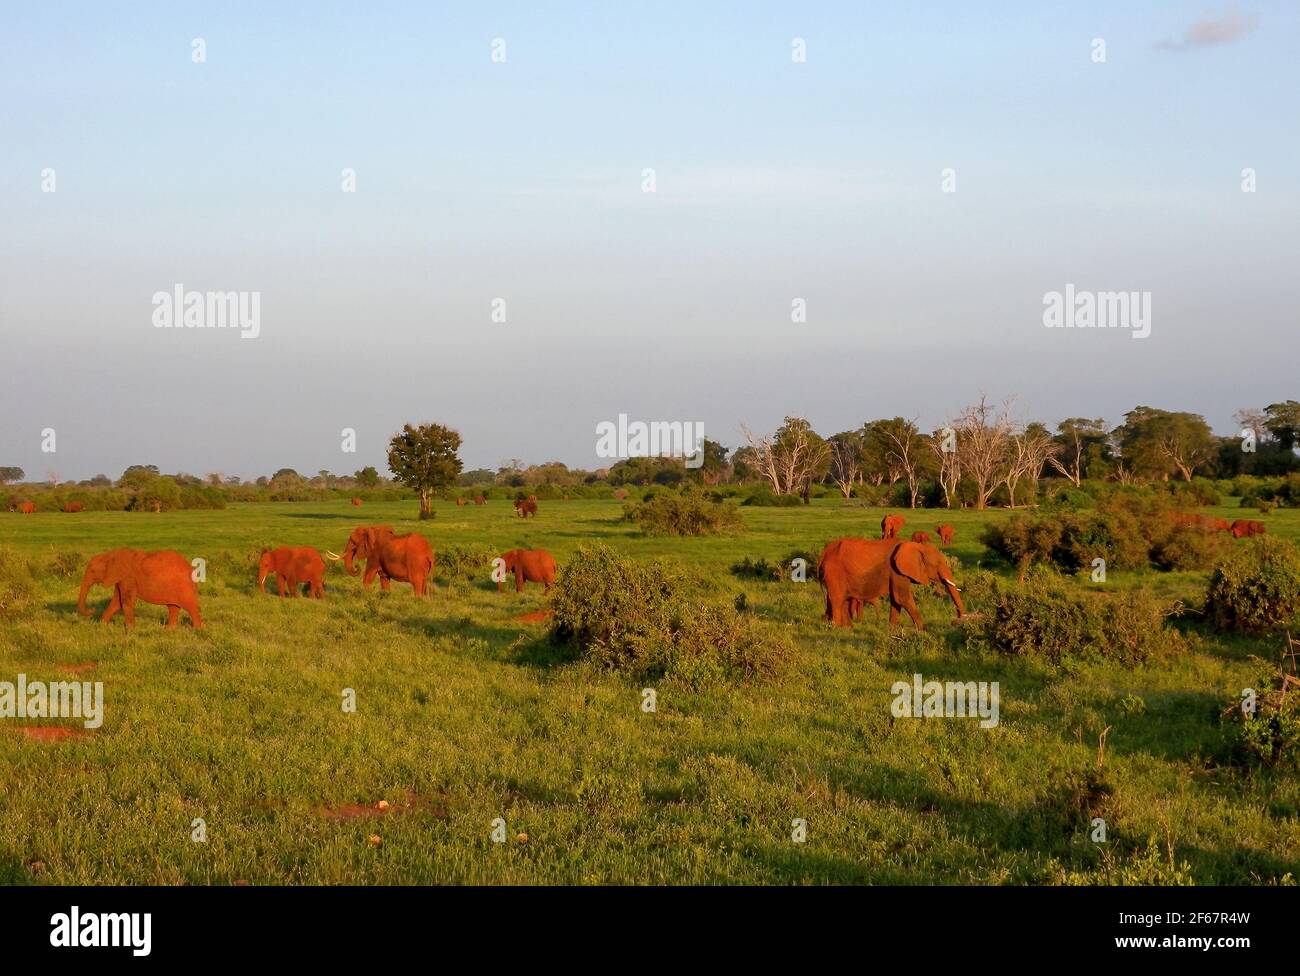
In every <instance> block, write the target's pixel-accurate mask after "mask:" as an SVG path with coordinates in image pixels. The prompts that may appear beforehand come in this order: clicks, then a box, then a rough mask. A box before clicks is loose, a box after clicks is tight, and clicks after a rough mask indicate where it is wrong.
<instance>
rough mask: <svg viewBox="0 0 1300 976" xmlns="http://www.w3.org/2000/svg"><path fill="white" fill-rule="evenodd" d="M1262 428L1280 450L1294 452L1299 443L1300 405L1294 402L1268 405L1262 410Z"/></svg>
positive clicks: (1288, 401)
mask: <svg viewBox="0 0 1300 976" xmlns="http://www.w3.org/2000/svg"><path fill="white" fill-rule="evenodd" d="M1264 426H1265V427H1266V428H1268V431H1269V433H1271V434H1272V435H1273V436H1274V437H1276V438H1277V442H1278V446H1279V447H1281V448H1282V450H1284V451H1290V450H1294V449H1295V446H1296V442H1297V441H1300V403H1297V402H1296V401H1295V400H1287V401H1286V402H1284V403H1270V404H1269V405H1268V406H1267V407H1265V408H1264Z"/></svg>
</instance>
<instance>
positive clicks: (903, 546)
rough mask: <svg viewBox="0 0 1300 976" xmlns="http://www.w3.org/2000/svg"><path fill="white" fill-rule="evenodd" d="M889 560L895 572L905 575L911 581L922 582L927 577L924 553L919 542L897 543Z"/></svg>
mask: <svg viewBox="0 0 1300 976" xmlns="http://www.w3.org/2000/svg"><path fill="white" fill-rule="evenodd" d="M890 562H891V563H892V564H893V566H894V569H895V570H896V571H897V572H899V573H901V574H902V575H903V576H906V577H907V578H908V579H910V580H911V581H912V582H913V583H924V582H925V581H926V579H928V577H927V575H926V572H925V553H924V552H923V551H922V549H921V546H920V544H919V543H916V542H901V543H899V545H898V548H897V549H895V550H894V555H893V557H892V558H891V559H890Z"/></svg>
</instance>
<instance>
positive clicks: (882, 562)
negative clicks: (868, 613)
mask: <svg viewBox="0 0 1300 976" xmlns="http://www.w3.org/2000/svg"><path fill="white" fill-rule="evenodd" d="M817 580H818V582H819V583H820V584H821V587H822V589H823V590H824V591H825V593H826V612H825V616H826V619H827V620H830V621H831V622H832V623H834V624H835V625H836V626H837V627H852V626H853V621H854V619H856V618H857V617H859V616H860V615H861V611H862V605H863V604H865V603H872V604H874V603H875V601H876V600H878V599H879V598H880V597H882V596H888V597H889V626H890V627H891V628H892V627H893V626H894V624H896V623H897V622H898V616H899V611H900V610H906V611H907V614H908V616H910V617H911V618H912V626H914V627H915V628H916V629H917V630H924V629H925V627H924V625H923V624H922V622H921V614H920V613H919V612H918V611H917V609H916V601H915V600H914V599H913V598H912V584H914V583H929V584H931V585H936V584H939V585H942V586H943V587H944V589H945V590H946V591H947V593H948V596H949V598H951V600H952V602H953V606H955V607H956V608H957V617H958V619H960V618H961V617H962V616H963V615H964V614H965V613H966V609H965V607H963V606H962V602H961V596H960V595H959V594H960V593H961V589H960V588H959V587H958V586H957V584H956V583H954V582H953V579H952V571H951V570H950V569H949V568H948V561H947V560H946V559H945V558H944V556H943V553H942V552H940V551H939V549H938V547H937V546H933V545H929V544H927V543H919V542H901V541H899V540H898V539H859V538H855V537H851V536H850V537H846V538H842V539H836V540H834V541H833V542H831V543H829V544H828V545H827V546H826V548H825V549H824V550H823V551H822V554H821V557H820V558H819V559H818V560H817Z"/></svg>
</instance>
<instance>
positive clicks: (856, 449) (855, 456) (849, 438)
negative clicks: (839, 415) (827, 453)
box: [827, 430, 866, 501]
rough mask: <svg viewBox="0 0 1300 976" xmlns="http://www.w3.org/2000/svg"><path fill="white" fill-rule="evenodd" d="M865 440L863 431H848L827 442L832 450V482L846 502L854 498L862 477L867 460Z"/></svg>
mask: <svg viewBox="0 0 1300 976" xmlns="http://www.w3.org/2000/svg"><path fill="white" fill-rule="evenodd" d="M865 440H866V439H865V438H864V437H863V434H862V431H860V430H846V431H843V432H842V433H839V434H835V435H834V436H833V437H831V439H830V440H829V441H828V442H827V443H828V444H829V445H830V449H831V480H832V481H834V482H835V487H837V488H839V490H840V493H841V494H843V495H844V499H845V501H847V500H848V499H849V498H851V497H852V495H853V485H854V484H855V483H856V482H857V480H858V478H859V477H861V472H862V464H863V462H864V461H865V460H866V455H865V450H864V448H865Z"/></svg>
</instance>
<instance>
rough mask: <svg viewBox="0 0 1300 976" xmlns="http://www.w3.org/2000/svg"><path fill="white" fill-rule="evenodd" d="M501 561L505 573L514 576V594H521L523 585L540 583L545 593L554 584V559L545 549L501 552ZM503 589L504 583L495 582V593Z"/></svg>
mask: <svg viewBox="0 0 1300 976" xmlns="http://www.w3.org/2000/svg"><path fill="white" fill-rule="evenodd" d="M501 559H502V560H503V561H504V562H505V564H506V572H507V573H514V574H515V592H516V593H522V592H523V591H524V584H525V583H541V584H542V588H543V590H544V591H545V592H547V593H549V592H550V591H551V584H552V583H554V582H555V557H554V556H552V555H551V554H550V553H549V552H547V551H546V550H545V549H511V550H510V551H509V552H503V553H502V554H501ZM503 589H505V582H504V581H500V580H499V581H498V582H497V592H498V593H500V592H501V591H502V590H503Z"/></svg>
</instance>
